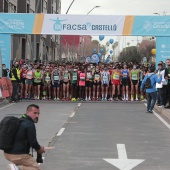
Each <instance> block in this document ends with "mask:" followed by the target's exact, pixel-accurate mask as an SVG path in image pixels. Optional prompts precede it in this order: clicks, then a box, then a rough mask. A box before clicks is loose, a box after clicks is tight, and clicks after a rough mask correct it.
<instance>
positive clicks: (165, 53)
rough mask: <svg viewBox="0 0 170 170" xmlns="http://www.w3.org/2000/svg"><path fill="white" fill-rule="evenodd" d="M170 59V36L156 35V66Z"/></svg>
mask: <svg viewBox="0 0 170 170" xmlns="http://www.w3.org/2000/svg"><path fill="white" fill-rule="evenodd" d="M166 59H170V37H156V66H157V65H158V63H159V61H163V62H165V61H166Z"/></svg>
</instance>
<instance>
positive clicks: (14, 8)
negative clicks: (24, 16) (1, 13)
mask: <svg viewBox="0 0 170 170" xmlns="http://www.w3.org/2000/svg"><path fill="white" fill-rule="evenodd" d="M8 12H9V13H16V6H15V5H13V4H11V3H8Z"/></svg>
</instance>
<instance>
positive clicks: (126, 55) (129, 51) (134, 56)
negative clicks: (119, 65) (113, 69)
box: [118, 46, 142, 63]
mask: <svg viewBox="0 0 170 170" xmlns="http://www.w3.org/2000/svg"><path fill="white" fill-rule="evenodd" d="M141 59H142V58H141V55H140V54H139V53H138V50H137V47H136V46H131V47H127V48H124V49H123V51H122V52H121V53H120V55H119V57H118V60H119V61H120V62H126V63H129V62H133V63H136V62H141Z"/></svg>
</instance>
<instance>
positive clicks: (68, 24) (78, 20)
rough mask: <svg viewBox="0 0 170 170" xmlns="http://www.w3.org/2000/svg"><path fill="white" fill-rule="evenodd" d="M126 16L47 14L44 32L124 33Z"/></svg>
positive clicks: (80, 33) (65, 33)
mask: <svg viewBox="0 0 170 170" xmlns="http://www.w3.org/2000/svg"><path fill="white" fill-rule="evenodd" d="M124 21H125V16H95V15H93V16H91V15H83V16H81V15H52V14H46V15H45V17H44V23H43V28H42V32H41V33H42V34H64V35H77V34H79V35H100V34H101V33H102V34H104V35H114V34H116V35H122V32H123V26H124Z"/></svg>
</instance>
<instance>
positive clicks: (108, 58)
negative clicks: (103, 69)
mask: <svg viewBox="0 0 170 170" xmlns="http://www.w3.org/2000/svg"><path fill="white" fill-rule="evenodd" d="M110 61H111V57H110V55H109V56H108V57H107V59H106V61H105V62H106V63H110Z"/></svg>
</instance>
